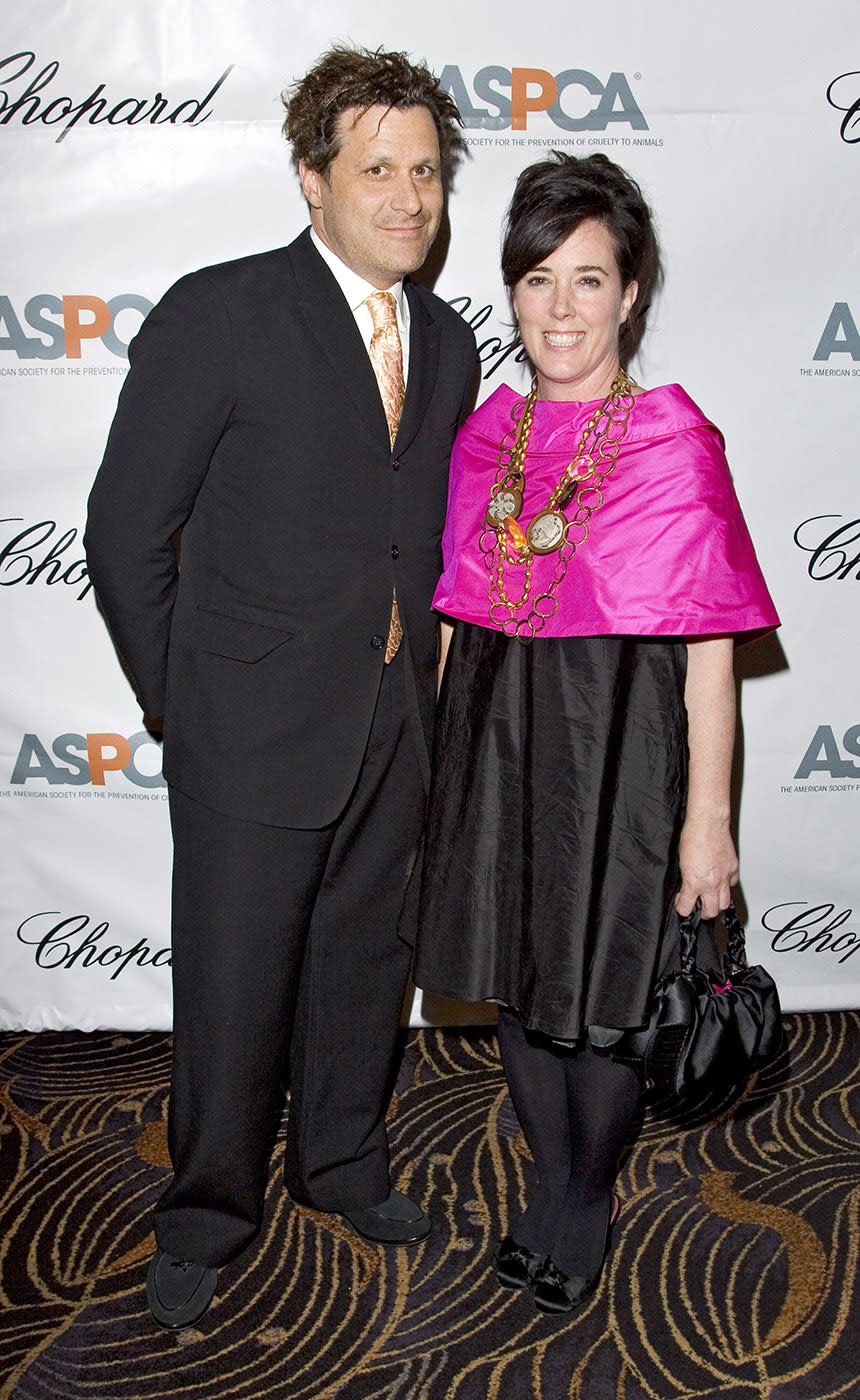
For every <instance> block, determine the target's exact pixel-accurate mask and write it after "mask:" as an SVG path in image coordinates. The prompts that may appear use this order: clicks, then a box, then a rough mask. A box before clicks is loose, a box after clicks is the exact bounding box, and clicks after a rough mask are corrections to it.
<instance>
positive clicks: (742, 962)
mask: <svg viewBox="0 0 860 1400" xmlns="http://www.w3.org/2000/svg"><path fill="white" fill-rule="evenodd" d="M719 917H720V918H721V919H722V921H723V923H724V924H725V926H726V932H727V933H728V948H727V961H728V966H729V971H730V972H733V973H738V972H742V971H743V969H744V968H745V967H746V966H747V945H746V936H745V934H744V928H743V924H742V923H741V921H740V919H739V918H738V915H737V910H736V909H735V906H734V903H733V902H731V903H730V904H729V906H728V908H727V909H723V911H722V913H721V914H720V916H719ZM701 922H702V902H701V900H696V907H695V909H694V910H693V911H692V913H691V914H687V915H686V916H685V917H684V918H681V917H680V916H679V933H680V939H681V971H682V972H683V973H684V975H685V976H686V977H689V976H690V975H691V973H693V972H694V971H695V969H696V944H697V942H698V938H697V935H698V932H699V925H700V923H701ZM708 922H709V923H714V922H715V920H713V919H711V920H708Z"/></svg>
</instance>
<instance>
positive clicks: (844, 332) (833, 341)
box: [812, 301, 860, 360]
mask: <svg viewBox="0 0 860 1400" xmlns="http://www.w3.org/2000/svg"><path fill="white" fill-rule="evenodd" d="M831 355H850V356H851V358H852V360H860V331H858V329H857V323H856V322H855V320H854V317H853V316H852V315H851V308H850V307H849V305H848V303H847V301H837V302H834V303H833V310H832V311H831V313H830V315H829V316H828V318H827V325H826V326H825V327H824V330H823V331H822V332H821V339H820V340H819V342H818V345H817V346H816V348H815V354H814V355H813V357H812V358H813V360H829V359H830V356H831Z"/></svg>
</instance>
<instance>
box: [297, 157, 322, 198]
mask: <svg viewBox="0 0 860 1400" xmlns="http://www.w3.org/2000/svg"><path fill="white" fill-rule="evenodd" d="M299 179H300V180H301V182H302V189H303V191H304V195H305V199H306V200H307V202H308V204H309V205H310V206H311V208H312V209H319V208H321V206H322V200H321V199H320V180H321V179H322V176H321V175H320V174H318V172H317V171H316V170H310V169H309V168H308V166H307V165H305V162H304V161H303V160H300V161H299Z"/></svg>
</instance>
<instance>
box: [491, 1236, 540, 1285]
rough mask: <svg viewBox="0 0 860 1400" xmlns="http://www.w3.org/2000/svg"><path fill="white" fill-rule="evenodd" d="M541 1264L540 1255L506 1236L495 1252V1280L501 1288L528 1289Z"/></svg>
mask: <svg viewBox="0 0 860 1400" xmlns="http://www.w3.org/2000/svg"><path fill="white" fill-rule="evenodd" d="M542 1263H543V1255H542V1254H535V1252H534V1250H533V1249H527V1248H526V1246H525V1245H524V1244H517V1242H516V1240H514V1239H513V1238H512V1237H511V1236H510V1235H506V1236H505V1238H504V1239H503V1240H502V1242H501V1244H500V1245H499V1247H498V1249H497V1250H496V1259H495V1264H496V1278H497V1279H498V1281H499V1283H500V1284H501V1286H502V1288H528V1286H529V1285H530V1283H531V1282H532V1279H533V1278H534V1276H535V1274H536V1273H537V1271H538V1269H539V1268H540V1266H541V1264H542Z"/></svg>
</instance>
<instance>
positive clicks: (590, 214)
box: [502, 151, 661, 368]
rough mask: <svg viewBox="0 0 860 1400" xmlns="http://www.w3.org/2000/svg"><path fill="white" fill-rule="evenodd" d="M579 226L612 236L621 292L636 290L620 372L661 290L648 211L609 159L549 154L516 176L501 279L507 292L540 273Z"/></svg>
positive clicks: (624, 330)
mask: <svg viewBox="0 0 860 1400" xmlns="http://www.w3.org/2000/svg"><path fill="white" fill-rule="evenodd" d="M586 219H596V220H597V221H598V223H601V224H603V225H605V227H606V228H607V229H608V230H609V233H610V234H611V236H612V242H613V244H614V247H615V260H616V262H617V263H618V271H619V272H620V274H621V286H622V288H624V287H628V286H629V285H630V283H631V282H637V283H638V284H639V292H638V295H637V297H636V300H635V302H634V303H633V307H632V309H631V311H630V315H629V316H628V317H627V320H626V321H625V322H624V323H623V324H622V326H621V327H620V329H619V334H618V350H619V355H620V359H621V363H622V365H624V366H625V368H626V367H627V365H628V364H629V363H630V361H631V360H632V358H633V356H634V355H635V354H636V351H637V350H638V349H639V345H640V343H641V341H642V337H643V335H644V334H645V325H646V322H647V318H648V310H649V307H650V305H651V299H652V297H653V295H654V292H655V291H656V289H657V287H658V286H659V283H660V278H661V268H660V253H659V250H658V247H657V238H656V235H655V233H654V225H653V223H652V220H651V210H650V209H649V208H648V205H647V204H646V203H645V200H644V199H643V197H642V191H641V190H640V188H639V186H638V185H637V183H636V181H635V180H634V179H633V178H632V177H631V176H630V175H628V174H627V172H626V171H624V170H622V169H621V167H620V165H616V164H615V163H614V161H611V160H610V159H609V158H608V156H604V155H599V154H598V155H593V156H584V157H580V156H567V155H564V154H562V153H561V152H560V151H553V153H552V159H550V160H542V161H538V163H537V164H536V165H530V166H528V167H527V168H526V169H525V170H523V171H522V173H521V174H520V176H519V178H518V180H517V183H516V187H515V189H514V197H513V199H512V200H511V204H510V208H509V209H508V214H507V219H506V222H505V236H504V242H503V244H502V277H503V278H504V282H505V286H506V287H507V288H508V291H509V292H510V291H512V289H513V288H514V287H515V286H516V284H517V282H519V280H520V278H522V277H525V275H526V273H527V272H531V270H532V268H535V267H539V266H540V264H541V263H542V262H543V261H544V259H545V258H547V257H549V255H550V253H554V252H555V250H556V248H559V247H560V246H561V244H562V243H564V241H565V239H566V238H569V237H570V235H571V234H572V233H573V231H574V230H575V229H577V228H578V227H579V225H580V224H581V223H584V221H585V220H586Z"/></svg>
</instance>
